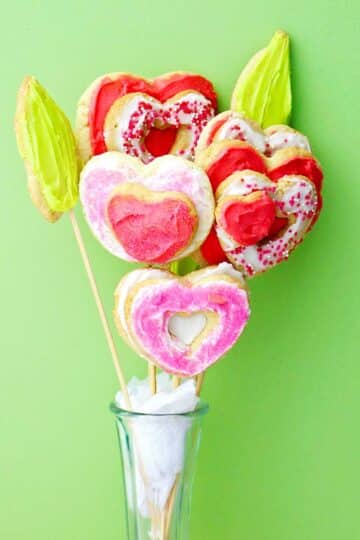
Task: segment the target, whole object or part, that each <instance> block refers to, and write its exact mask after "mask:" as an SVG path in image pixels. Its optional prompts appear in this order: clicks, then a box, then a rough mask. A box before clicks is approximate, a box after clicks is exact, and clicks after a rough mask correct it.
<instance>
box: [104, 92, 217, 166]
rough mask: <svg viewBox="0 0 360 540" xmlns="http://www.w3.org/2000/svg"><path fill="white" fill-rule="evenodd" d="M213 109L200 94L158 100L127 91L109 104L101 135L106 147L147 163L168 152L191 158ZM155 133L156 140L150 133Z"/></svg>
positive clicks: (190, 93)
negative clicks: (165, 148) (165, 147)
mask: <svg viewBox="0 0 360 540" xmlns="http://www.w3.org/2000/svg"><path fill="white" fill-rule="evenodd" d="M213 112H214V109H213V107H212V105H211V103H210V102H209V100H208V99H206V98H205V97H204V96H203V95H202V94H199V93H198V92H192V91H188V92H183V93H182V94H179V95H176V96H175V97H174V98H172V99H170V100H168V101H166V102H165V103H161V102H160V101H158V100H156V99H155V98H152V97H150V96H147V95H146V94H140V93H137V94H128V95H126V96H124V97H123V98H121V99H119V100H117V101H116V102H115V103H114V104H113V105H112V107H111V109H110V111H109V113H108V116H107V118H106V122H105V131H104V137H105V142H106V146H107V148H108V149H109V150H120V151H121V152H125V153H126V154H129V155H131V156H135V157H138V158H140V159H141V161H142V162H143V163H149V162H150V161H152V160H153V159H154V158H155V156H156V155H161V152H162V149H163V148H164V146H165V144H166V142H165V139H166V138H167V139H168V148H167V150H168V153H171V154H174V155H178V156H182V157H184V158H186V159H192V157H193V155H194V152H195V148H196V145H197V142H198V140H199V137H200V134H201V131H202V130H203V128H204V127H205V125H206V124H207V122H208V121H209V119H210V118H212V116H213ZM154 130H156V131H155V133H156V139H155V138H154V137H152V136H151V133H154Z"/></svg>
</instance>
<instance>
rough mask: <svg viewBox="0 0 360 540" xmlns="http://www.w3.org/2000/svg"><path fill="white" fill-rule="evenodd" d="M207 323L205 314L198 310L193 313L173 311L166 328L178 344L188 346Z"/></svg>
mask: <svg viewBox="0 0 360 540" xmlns="http://www.w3.org/2000/svg"><path fill="white" fill-rule="evenodd" d="M207 324H208V318H207V315H206V314H205V313H204V312H201V311H198V312H194V313H184V312H181V313H174V314H173V315H171V316H170V318H169V322H168V330H169V334H170V336H171V337H172V338H173V339H175V340H176V342H177V343H179V345H180V346H182V347H185V346H190V345H191V344H192V343H193V342H194V341H195V340H196V339H197V338H198V337H199V336H200V335H201V333H202V332H203V331H204V329H205V327H206V326H207Z"/></svg>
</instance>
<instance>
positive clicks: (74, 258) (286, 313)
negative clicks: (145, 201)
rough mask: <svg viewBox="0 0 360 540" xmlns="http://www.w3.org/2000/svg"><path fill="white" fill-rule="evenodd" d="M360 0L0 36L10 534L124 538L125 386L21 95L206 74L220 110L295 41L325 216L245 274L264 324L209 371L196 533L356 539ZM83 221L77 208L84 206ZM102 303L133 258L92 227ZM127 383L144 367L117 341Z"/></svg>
mask: <svg viewBox="0 0 360 540" xmlns="http://www.w3.org/2000/svg"><path fill="white" fill-rule="evenodd" d="M359 26H360V5H359V4H358V3H356V2H355V1H352V2H351V1H350V2H346V1H344V2H343V3H341V4H340V3H339V2H338V1H335V0H317V1H316V2H315V1H310V0H304V1H303V2H293V3H290V2H288V1H287V2H285V1H283V0H272V1H271V2H265V0H263V1H261V2H259V1H256V0H255V1H252V2H249V3H245V2H240V1H239V0H222V1H219V2H212V1H211V0H197V1H196V0H193V1H191V2H190V1H186V0H182V1H180V0H172V1H169V0H158V1H151V0H143V1H140V0H128V1H127V2H125V1H123V0H116V1H110V0H102V1H100V0H97V1H89V0H87V1H86V2H85V1H82V0H81V1H78V0H63V1H62V2H53V1H50V0H47V1H45V0H34V1H29V0H28V1H23V2H19V1H18V0H17V1H13V2H9V4H8V5H7V7H6V9H5V8H3V10H2V30H1V34H0V45H1V58H2V59H1V62H2V82H1V90H0V96H1V100H0V107H1V109H0V129H1V138H0V140H1V145H0V153H1V163H2V174H1V176H2V178H1V181H0V190H1V201H2V209H1V213H0V222H1V281H0V287H1V353H0V354H1V356H0V357H1V377H0V379H1V380H0V385H1V388H0V411H1V412H0V438H1V441H0V452H1V459H0V497H1V501H0V537H1V538H3V539H4V540H5V539H6V540H35V539H36V540H65V539H69V540H72V539H76V540H85V539H86V540H99V539H104V540H105V539H106V540H117V539H122V538H124V535H125V532H124V523H123V515H122V486H121V469H120V459H119V455H118V449H117V442H116V438H115V430H114V426H113V419H112V418H111V415H110V413H109V412H108V409H107V407H108V403H109V401H110V400H111V398H112V396H113V395H114V392H115V390H116V379H115V376H114V373H113V371H112V366H111V361H110V358H109V354H108V351H107V347H106V344H105V341H104V337H103V335H102V332H101V329H100V324H99V321H98V317H97V313H96V311H95V308H94V303H93V299H92V297H91V295H90V291H89V287H88V283H87V280H86V277H85V274H84V270H83V267H82V264H81V261H80V258H79V253H78V251H77V247H76V244H75V241H74V238H73V236H72V232H71V228H70V223H69V220H68V219H67V217H64V218H63V219H62V220H61V221H60V222H59V223H58V224H56V225H48V224H46V223H45V222H44V221H43V220H42V219H41V217H40V216H39V215H38V214H37V212H36V211H35V209H34V208H33V207H32V205H31V204H30V202H29V198H28V195H27V192H26V189H25V174H24V171H23V166H22V163H21V161H20V159H19V158H18V155H17V151H16V146H15V140H14V136H13V128H12V123H13V113H14V105H15V92H16V89H17V87H18V85H19V84H20V82H21V79H22V77H23V76H24V75H25V74H35V75H36V76H37V77H38V78H39V79H40V81H41V82H42V83H43V84H44V85H45V86H46V87H47V88H48V89H49V91H50V92H51V93H52V95H53V96H54V97H55V99H56V100H57V101H58V102H59V103H60V104H61V106H62V107H63V108H64V110H65V111H66V112H67V113H68V114H69V116H70V117H71V118H73V117H74V112H75V105H76V102H77V99H78V97H79V96H80V94H81V92H82V91H83V89H84V88H85V87H86V86H87V85H88V84H89V83H90V82H91V81H92V80H93V79H94V78H95V77H96V76H98V75H100V74H103V73H106V72H108V71H115V70H124V71H131V72H135V73H140V74H143V75H145V76H153V75H157V74H161V73H163V72H166V71H171V70H175V69H184V70H192V71H195V72H200V73H202V74H204V75H206V76H207V77H209V78H210V79H211V80H212V81H213V82H214V84H215V85H216V87H217V90H218V92H219V95H220V107H221V109H222V110H224V109H225V108H227V106H228V103H229V98H230V95H231V90H232V87H233V85H234V83H235V81H236V78H237V76H238V74H239V72H240V70H241V69H242V67H243V66H244V64H245V62H246V61H247V60H248V58H249V57H250V56H251V55H252V54H253V53H254V52H255V51H256V50H257V49H259V48H260V47H262V46H264V45H265V44H266V43H267V42H268V40H269V39H270V37H271V35H272V33H273V32H274V31H275V30H276V29H277V28H283V29H286V30H287V31H288V32H289V33H290V34H291V38H292V65H293V90H294V114H293V125H294V126H295V127H297V128H298V129H300V130H301V131H304V132H305V133H306V134H307V135H308V136H309V137H310V139H311V143H312V146H313V149H314V152H315V154H316V155H317V156H318V158H319V159H320V160H321V162H322V164H323V167H324V171H325V189H324V195H325V208H324V211H323V215H322V217H321V219H320V221H319V223H318V224H317V226H316V228H315V229H314V231H313V232H312V233H311V235H309V237H308V238H307V239H306V241H305V242H304V244H303V245H302V246H301V247H300V248H299V249H298V250H297V251H296V253H294V254H293V256H292V257H291V258H290V261H289V262H288V263H286V264H283V265H280V266H279V267H277V268H276V269H274V270H272V271H271V272H269V273H267V274H266V275H264V276H261V277H259V278H257V279H254V280H253V281H251V283H250V288H251V293H252V309H253V315H252V319H251V322H250V324H249V325H248V327H247V329H246V331H245V333H244V335H243V337H242V339H241V340H240V342H239V343H238V345H237V346H236V347H235V348H234V350H233V352H232V353H231V354H229V355H228V357H227V358H226V359H225V360H224V361H222V362H221V363H220V364H219V365H218V366H216V367H215V368H214V369H211V371H210V372H209V374H208V376H207V378H206V385H205V388H204V396H205V397H206V399H207V400H209V402H210V404H211V413H210V414H209V416H208V418H207V420H206V428H205V431H204V436H203V443H202V449H201V456H200V457H201V459H200V462H199V467H198V472H197V478H196V485H195V491H194V501H193V519H192V539H194V540H195V539H196V540H219V539H226V540H228V539H229V540H237V539H244V540H250V539H251V540H289V539H291V540H345V539H346V540H347V539H349V540H350V539H351V540H353V539H354V540H355V539H356V538H360V522H359V486H360V474H359V456H360V435H359V415H360V414H359V413H360V392H359V376H360V363H359V345H358V344H359V336H360V325H359V312H358V310H359V293H360V285H359V264H360V255H359V248H358V231H359V226H358V223H359V221H358V220H359V214H360V182H359V172H358V169H357V167H358V163H359V144H360V137H359V133H358V126H359V103H360V99H359V91H358V87H359V84H360V74H359V54H360V50H359V49H360V47H359V32H358V29H359ZM78 213H79V215H80V212H79V209H78ZM82 229H83V231H84V235H85V239H86V244H87V246H88V249H89V252H90V255H91V258H92V260H93V261H94V268H95V271H96V275H97V277H98V281H99V283H100V288H101V292H102V295H103V297H104V300H105V304H106V307H107V310H108V311H109V312H110V310H111V308H112V294H113V290H114V287H115V285H116V283H117V281H118V280H119V278H120V276H122V275H123V274H124V272H125V271H126V270H127V269H128V268H129V266H127V265H125V264H123V263H121V262H119V261H118V260H116V259H115V258H112V257H111V255H110V254H108V253H107V252H105V251H104V250H103V249H102V248H101V246H100V245H98V244H97V243H96V241H95V240H94V239H93V238H92V236H91V235H90V234H89V232H88V230H87V228H86V226H85V225H84V223H83V221H82ZM118 345H119V348H120V351H121V353H122V357H123V361H124V364H125V369H126V373H127V375H130V374H131V373H137V374H142V373H143V372H144V365H143V363H142V362H141V361H140V360H138V359H136V358H135V355H134V354H133V353H132V352H131V351H129V350H128V349H127V348H126V347H125V346H124V345H123V344H122V343H121V341H120V339H118Z"/></svg>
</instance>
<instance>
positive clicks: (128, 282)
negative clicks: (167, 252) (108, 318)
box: [116, 268, 171, 343]
mask: <svg viewBox="0 0 360 540" xmlns="http://www.w3.org/2000/svg"><path fill="white" fill-rule="evenodd" d="M149 279H162V280H164V279H171V276H169V274H168V272H164V271H163V270H158V269H157V268H144V269H139V270H134V271H133V272H129V274H127V275H126V276H125V277H124V278H123V279H122V280H121V281H120V283H119V285H118V286H117V288H116V294H117V295H118V301H117V308H116V309H117V314H118V316H119V319H120V322H121V325H122V327H123V329H124V330H125V332H126V335H127V338H128V340H129V341H130V342H131V343H134V341H133V339H132V333H131V331H130V328H129V325H131V320H129V321H128V320H127V318H126V313H125V303H126V299H127V297H128V295H129V294H130V292H131V289H132V288H133V287H135V285H138V284H139V283H142V282H143V281H146V280H149Z"/></svg>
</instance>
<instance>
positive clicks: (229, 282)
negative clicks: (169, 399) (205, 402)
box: [114, 263, 250, 377]
mask: <svg viewBox="0 0 360 540" xmlns="http://www.w3.org/2000/svg"><path fill="white" fill-rule="evenodd" d="M249 316H250V309H249V301H248V295H247V292H246V290H245V285H244V280H243V277H242V274H241V273H240V272H238V271H236V270H234V268H233V267H232V266H231V265H230V264H228V263H223V264H221V265H219V266H214V267H208V268H206V269H203V270H199V271H197V272H192V273H191V274H187V275H186V276H184V277H179V276H175V275H173V274H171V273H170V272H165V271H162V270H156V269H144V270H135V271H134V272H131V273H130V274H128V275H127V276H125V277H124V278H123V279H122V280H121V281H120V283H119V285H118V287H117V289H116V293H115V309H114V317H115V322H116V325H117V327H118V329H119V332H120V334H121V335H122V336H123V337H124V338H125V340H126V341H127V342H128V343H129V344H130V345H131V346H132V347H133V348H134V349H135V350H136V351H137V352H138V353H139V354H140V355H141V356H143V357H144V358H146V359H147V360H150V361H151V362H154V363H155V364H156V365H158V366H159V367H161V368H162V369H164V370H165V371H168V372H169V373H174V374H177V375H181V376H184V377H186V376H194V375H196V374H198V373H200V372H202V371H204V370H205V369H206V368H208V367H209V366H210V365H212V364H213V363H214V362H216V361H217V360H218V359H219V358H220V357H221V356H223V355H224V354H225V352H226V351H228V350H229V349H230V347H232V346H233V345H234V343H235V342H236V340H237V339H238V338H239V336H240V335H241V333H242V331H243V329H244V327H245V325H246V323H247V321H248V319H249Z"/></svg>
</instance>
